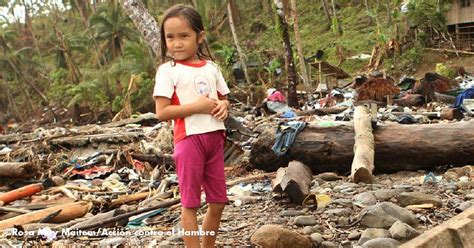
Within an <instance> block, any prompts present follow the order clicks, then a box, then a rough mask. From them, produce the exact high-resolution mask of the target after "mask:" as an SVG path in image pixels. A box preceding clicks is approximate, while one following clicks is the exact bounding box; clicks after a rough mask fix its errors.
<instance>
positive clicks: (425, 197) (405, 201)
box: [396, 192, 443, 207]
mask: <svg viewBox="0 0 474 248" xmlns="http://www.w3.org/2000/svg"><path fill="white" fill-rule="evenodd" d="M396 199H397V202H398V204H399V205H400V206H402V207H406V206H408V205H416V204H425V203H432V204H433V205H435V206H436V207H442V206H443V202H442V201H441V199H439V198H438V197H436V196H434V195H430V194H425V193H421V192H403V193H401V194H399V195H397V197H396Z"/></svg>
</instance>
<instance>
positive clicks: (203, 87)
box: [194, 75, 211, 96]
mask: <svg viewBox="0 0 474 248" xmlns="http://www.w3.org/2000/svg"><path fill="white" fill-rule="evenodd" d="M194 86H195V87H196V91H197V93H198V94H199V95H201V96H202V95H204V94H206V93H208V94H211V85H210V83H209V80H208V79H207V78H206V77H204V76H203V75H197V76H196V77H195V78H194Z"/></svg>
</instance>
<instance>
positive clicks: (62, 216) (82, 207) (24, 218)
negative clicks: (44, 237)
mask: <svg viewBox="0 0 474 248" xmlns="http://www.w3.org/2000/svg"><path fill="white" fill-rule="evenodd" d="M91 207H92V203H90V202H85V201H82V202H75V203H70V204H65V205H59V206H54V207H50V208H46V209H43V210H38V211H35V212H31V213H27V214H22V215H19V216H16V217H13V218H9V219H6V220H3V221H0V230H1V229H5V228H10V227H13V226H14V225H24V224H29V223H35V222H39V221H41V220H43V219H45V218H48V217H49V216H52V215H55V216H54V217H53V218H51V219H50V220H49V221H48V222H50V223H62V222H66V221H69V220H72V219H75V218H78V217H81V216H84V215H85V214H86V213H87V212H89V210H90V209H91ZM58 212H59V213H58Z"/></svg>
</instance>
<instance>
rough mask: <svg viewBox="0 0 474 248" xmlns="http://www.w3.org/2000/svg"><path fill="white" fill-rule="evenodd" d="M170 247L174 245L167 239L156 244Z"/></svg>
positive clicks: (166, 247) (163, 247)
mask: <svg viewBox="0 0 474 248" xmlns="http://www.w3.org/2000/svg"><path fill="white" fill-rule="evenodd" d="M172 247H174V246H173V245H171V243H170V242H169V241H168V240H164V241H162V242H161V243H160V244H159V245H158V248H172Z"/></svg>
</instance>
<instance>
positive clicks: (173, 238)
mask: <svg viewBox="0 0 474 248" xmlns="http://www.w3.org/2000/svg"><path fill="white" fill-rule="evenodd" d="M166 240H168V241H170V242H183V235H178V234H176V235H173V236H171V237H169V238H167V239H166Z"/></svg>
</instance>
